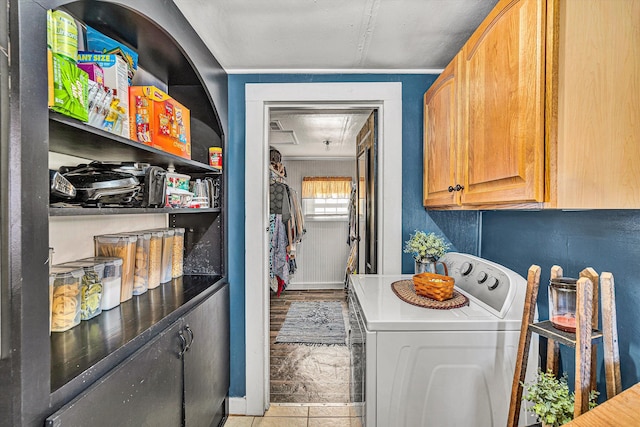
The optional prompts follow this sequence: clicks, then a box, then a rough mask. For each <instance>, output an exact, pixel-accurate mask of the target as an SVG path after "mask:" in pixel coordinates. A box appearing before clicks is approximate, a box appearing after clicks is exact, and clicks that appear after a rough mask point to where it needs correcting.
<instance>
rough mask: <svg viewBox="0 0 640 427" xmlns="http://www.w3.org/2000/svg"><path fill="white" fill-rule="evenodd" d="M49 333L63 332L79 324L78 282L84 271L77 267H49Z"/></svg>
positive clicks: (79, 296)
mask: <svg viewBox="0 0 640 427" xmlns="http://www.w3.org/2000/svg"><path fill="white" fill-rule="evenodd" d="M51 273H52V274H53V275H54V276H55V278H54V279H53V292H52V295H51V331H52V332H64V331H66V330H69V329H71V328H73V327H74V326H76V325H78V324H79V323H80V298H81V295H80V281H81V280H82V278H83V277H84V270H83V269H82V268H77V267H62V266H55V265H54V266H53V267H51Z"/></svg>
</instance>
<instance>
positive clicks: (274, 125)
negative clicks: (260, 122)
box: [269, 120, 282, 130]
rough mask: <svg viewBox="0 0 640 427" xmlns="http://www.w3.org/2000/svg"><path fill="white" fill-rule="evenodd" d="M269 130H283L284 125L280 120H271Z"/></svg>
mask: <svg viewBox="0 0 640 427" xmlns="http://www.w3.org/2000/svg"><path fill="white" fill-rule="evenodd" d="M269 128H270V129H271V130H282V125H281V124H280V121H279V120H271V121H270V122H269Z"/></svg>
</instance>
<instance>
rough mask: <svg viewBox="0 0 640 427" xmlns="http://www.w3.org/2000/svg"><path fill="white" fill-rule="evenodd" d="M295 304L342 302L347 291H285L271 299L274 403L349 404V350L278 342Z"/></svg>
mask: <svg viewBox="0 0 640 427" xmlns="http://www.w3.org/2000/svg"><path fill="white" fill-rule="evenodd" d="M293 301H339V302H342V306H343V312H344V315H345V319H346V316H347V315H346V313H347V302H346V291H345V290H343V289H336V290H310V291H284V292H282V294H281V295H280V297H279V298H278V297H277V296H276V295H275V294H273V293H272V294H271V300H270V305H271V309H270V319H271V322H270V326H271V327H270V337H269V338H270V339H269V341H270V349H269V350H270V352H269V353H270V366H271V369H270V370H271V372H270V379H271V380H270V390H271V402H272V403H336V404H345V403H349V378H350V367H349V350H348V348H347V346H346V345H344V346H326V345H317V346H309V345H303V344H280V343H276V342H275V339H276V336H277V335H278V331H279V330H280V327H281V326H282V323H283V322H284V319H285V317H286V315H287V310H288V309H289V306H290V305H291V302H293Z"/></svg>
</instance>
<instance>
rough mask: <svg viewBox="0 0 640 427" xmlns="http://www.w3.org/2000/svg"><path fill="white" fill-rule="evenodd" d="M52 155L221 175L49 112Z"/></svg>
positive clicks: (215, 171) (206, 167) (218, 172)
mask: <svg viewBox="0 0 640 427" xmlns="http://www.w3.org/2000/svg"><path fill="white" fill-rule="evenodd" d="M49 126H50V133H49V151H52V152H55V153H61V154H66V155H69V156H75V157H81V158H86V159H93V160H102V161H117V162H123V161H127V162H132V161H133V162H141V163H142V162H143V163H149V164H152V165H155V166H160V167H163V168H165V169H166V168H168V167H175V168H176V170H179V171H180V172H181V173H187V174H188V173H200V174H212V175H220V174H221V172H220V171H219V170H218V169H216V168H213V167H211V166H209V165H207V164H204V163H201V162H198V161H195V160H190V159H185V158H182V157H178V156H176V155H173V154H169V153H166V152H164V151H161V150H158V149H156V148H153V147H150V146H148V145H144V144H141V143H139V142H136V141H133V140H131V139H127V138H123V137H121V136H118V135H114V134H112V133H109V132H107V131H104V130H102V129H98V128H96V127H93V126H90V125H88V124H86V123H82V122H80V121H78V120H76V119H73V118H71V117H67V116H64V115H62V114H58V113H56V112H53V111H50V112H49Z"/></svg>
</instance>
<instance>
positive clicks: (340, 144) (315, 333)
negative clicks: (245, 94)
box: [269, 106, 377, 405]
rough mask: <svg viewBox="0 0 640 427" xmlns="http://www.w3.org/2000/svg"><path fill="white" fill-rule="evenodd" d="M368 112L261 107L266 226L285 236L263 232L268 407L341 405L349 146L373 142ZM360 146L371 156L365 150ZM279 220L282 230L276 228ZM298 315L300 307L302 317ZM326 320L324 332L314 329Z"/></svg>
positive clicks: (353, 217) (345, 384)
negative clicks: (266, 242) (265, 117)
mask: <svg viewBox="0 0 640 427" xmlns="http://www.w3.org/2000/svg"><path fill="white" fill-rule="evenodd" d="M374 111H375V110H372V109H370V108H353V107H350V106H347V107H346V108H339V109H331V110H327V109H317V108H310V107H305V108H279V107H277V106H274V107H272V108H270V117H269V146H270V173H269V179H270V204H269V205H270V214H271V218H270V223H271V222H273V223H274V226H273V230H274V231H275V230H282V229H283V228H285V229H287V230H291V232H289V233H287V238H286V239H284V238H281V239H278V238H277V237H274V235H275V236H277V234H271V235H270V236H271V241H272V249H273V252H271V253H270V255H269V256H270V258H271V259H270V261H271V262H270V266H271V271H270V281H271V290H272V292H271V293H270V305H269V313H270V340H269V346H270V351H269V357H270V373H269V383H270V388H269V389H270V397H269V401H270V403H272V404H274V403H275V404H291V403H305V404H327V403H330V404H341V405H344V404H348V403H350V401H351V393H350V376H351V375H350V356H349V350H348V348H347V346H346V338H347V334H346V330H348V327H347V317H348V310H347V298H346V290H345V270H346V269H347V263H348V261H349V259H350V253H351V252H352V250H355V247H354V246H353V245H355V244H356V239H357V237H359V236H356V230H357V213H356V212H355V210H356V209H357V206H358V204H357V202H356V201H357V198H356V196H357V192H356V191H355V189H356V187H355V184H356V183H357V182H358V180H357V167H356V159H357V157H356V153H357V152H358V147H359V144H358V142H363V141H364V140H366V141H369V142H372V141H374V140H375V139H376V138H373V137H372V135H375V134H377V128H376V126H375V123H373V122H372V120H371V119H372V118H373V117H374V116H375V115H377V113H376V114H375V115H374ZM365 130H366V131H365ZM360 145H362V144H360ZM367 147H368V148H369V150H370V151H369V152H371V153H372V154H373V151H374V150H375V146H374V144H369V145H368V146H367ZM371 172H372V173H373V172H375V170H374V169H373V168H371ZM282 188H284V189H285V190H286V191H284V192H283V191H279V189H282ZM280 194H286V195H287V196H288V197H280ZM363 196H364V195H363ZM274 199H275V200H274ZM280 199H285V200H286V199H289V203H288V204H289V205H290V208H289V209H282V208H281V207H282V205H283V204H282V203H278V200H280ZM362 205H363V206H364V205H366V203H364V204H362ZM285 216H286V217H287V218H289V219H288V220H287V221H288V222H287V223H286V225H282V226H281V225H278V226H276V224H280V221H283V220H284V218H285ZM300 230H302V232H300ZM282 234H284V233H282ZM352 237H354V240H353V241H352V240H351V238H352ZM361 237H362V241H366V242H368V243H371V242H375V239H374V238H373V239H365V238H364V236H361ZM285 241H286V245H285V244H284V242H285ZM273 242H276V243H275V244H274V243H273ZM281 246H282V248H281V250H278V248H279V247H281ZM373 253H375V252H373ZM283 258H285V259H283ZM286 261H288V262H286ZM283 267H284V270H285V271H282V270H283ZM301 310H308V311H306V312H305V313H306V314H305V317H304V319H305V320H304V321H301V320H300V317H299V313H300V312H301ZM333 310H335V311H333ZM328 313H334V314H336V317H335V318H334V317H332V316H329V315H328ZM330 318H331V320H334V321H336V323H333V326H334V327H332V328H331V329H330V330H327V329H324V327H325V326H326V325H328V324H330V323H332V322H330V321H329V319H330ZM325 334H327V335H325ZM341 335H342V336H341ZM329 336H331V338H328V337H329ZM340 336H341V337H340ZM334 339H335V340H334ZM326 340H328V341H330V343H327V342H325V341H326Z"/></svg>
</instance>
